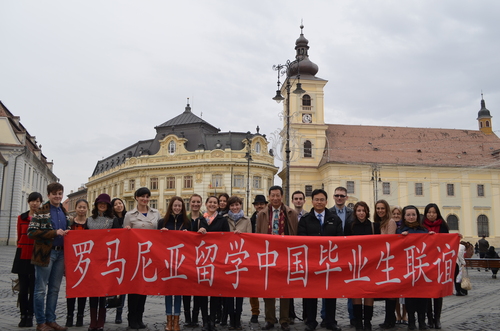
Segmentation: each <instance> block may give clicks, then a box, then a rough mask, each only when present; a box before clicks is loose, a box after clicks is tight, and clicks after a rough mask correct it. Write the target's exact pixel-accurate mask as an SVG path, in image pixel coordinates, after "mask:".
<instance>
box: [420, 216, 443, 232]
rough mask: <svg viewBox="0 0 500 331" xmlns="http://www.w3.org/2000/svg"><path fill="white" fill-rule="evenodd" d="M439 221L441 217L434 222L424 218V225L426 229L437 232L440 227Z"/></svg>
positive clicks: (441, 221)
mask: <svg viewBox="0 0 500 331" xmlns="http://www.w3.org/2000/svg"><path fill="white" fill-rule="evenodd" d="M441 223H443V220H442V219H437V220H435V221H434V222H431V221H429V220H428V219H427V218H426V219H425V220H424V226H425V227H426V228H427V230H429V232H430V231H434V232H436V233H439V230H440V229H441Z"/></svg>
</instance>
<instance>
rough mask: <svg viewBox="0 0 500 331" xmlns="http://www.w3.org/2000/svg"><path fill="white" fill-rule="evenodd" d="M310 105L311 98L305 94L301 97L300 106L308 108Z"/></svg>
mask: <svg viewBox="0 0 500 331" xmlns="http://www.w3.org/2000/svg"><path fill="white" fill-rule="evenodd" d="M310 105H311V97H310V96H309V94H306V95H304V96H303V97H302V106H310Z"/></svg>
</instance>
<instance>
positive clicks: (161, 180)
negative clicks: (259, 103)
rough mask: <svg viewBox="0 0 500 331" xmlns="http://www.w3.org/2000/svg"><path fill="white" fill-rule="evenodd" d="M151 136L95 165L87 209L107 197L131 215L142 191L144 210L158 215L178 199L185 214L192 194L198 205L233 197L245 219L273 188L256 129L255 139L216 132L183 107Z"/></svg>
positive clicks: (270, 163) (270, 164)
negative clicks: (147, 196) (147, 195)
mask: <svg viewBox="0 0 500 331" xmlns="http://www.w3.org/2000/svg"><path fill="white" fill-rule="evenodd" d="M155 130H156V135H155V137H154V138H153V139H149V140H142V141H138V142H137V143H135V144H133V145H131V146H128V147H126V148H124V149H123V150H121V151H118V152H116V153H115V154H113V155H111V156H109V157H107V158H105V159H103V160H100V161H98V162H97V164H96V167H95V169H94V172H93V173H92V176H91V177H90V178H89V182H88V183H87V184H86V187H87V196H88V199H89V202H90V203H92V201H94V199H95V198H96V197H97V196H98V195H99V194H101V193H107V194H109V195H110V196H111V197H119V198H122V199H124V201H125V206H126V208H127V210H131V209H132V208H134V207H135V200H134V191H135V190H136V189H138V188H139V187H142V186H145V187H148V188H149V189H150V190H151V193H152V195H151V201H150V205H151V206H152V207H153V208H157V209H159V210H160V212H161V213H162V214H164V213H165V212H166V209H167V206H168V202H169V199H170V198H171V197H173V196H180V197H182V198H183V199H184V201H185V202H186V204H187V208H188V210H189V198H190V197H191V195H192V194H194V193H197V194H199V195H201V196H202V197H203V199H206V198H207V197H208V196H210V195H218V194H220V193H227V194H229V195H230V196H231V195H237V196H239V197H240V198H241V199H242V200H243V210H245V209H246V208H248V210H247V214H249V213H251V209H252V205H251V202H252V201H253V198H254V196H255V195H257V194H264V195H267V190H268V188H269V187H270V186H272V185H273V182H274V180H273V178H274V175H275V174H276V173H277V171H278V168H277V167H276V166H275V165H274V157H273V155H272V152H271V151H269V150H268V141H267V139H266V136H265V135H262V134H260V133H259V128H258V127H257V132H256V133H250V132H246V133H245V132H231V131H229V132H220V129H219V128H216V127H214V126H213V125H211V124H210V123H208V122H206V121H205V120H203V119H202V118H200V117H198V116H196V115H195V114H193V113H192V111H191V107H190V106H189V103H188V104H187V106H186V108H185V110H184V112H183V113H181V114H180V115H178V116H176V117H174V118H172V119H170V120H168V121H166V122H165V123H162V124H160V125H158V126H156V127H155ZM247 197H248V199H247Z"/></svg>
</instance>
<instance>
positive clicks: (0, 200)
mask: <svg viewBox="0 0 500 331" xmlns="http://www.w3.org/2000/svg"><path fill="white" fill-rule="evenodd" d="M52 167H53V163H52V162H49V161H47V158H46V157H45V155H43V153H42V146H41V145H39V144H38V142H37V141H36V137H35V136H32V135H30V134H29V132H28V130H27V129H26V128H25V127H24V126H23V125H22V124H21V119H20V117H19V116H15V115H13V114H12V113H11V112H10V111H9V110H8V109H7V107H5V105H4V104H3V103H2V102H1V101H0V242H2V243H4V244H7V245H9V244H12V245H15V244H16V241H17V216H18V215H19V214H21V213H23V212H25V211H27V210H29V206H28V196H29V194H30V193H31V192H40V193H41V194H42V196H44V197H46V196H47V185H48V184H49V183H53V182H57V181H59V179H58V178H57V177H56V176H55V175H54V173H53V172H52Z"/></svg>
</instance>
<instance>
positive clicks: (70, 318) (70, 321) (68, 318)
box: [66, 315, 73, 327]
mask: <svg viewBox="0 0 500 331" xmlns="http://www.w3.org/2000/svg"><path fill="white" fill-rule="evenodd" d="M66 326H67V327H71V326H73V315H68V316H66Z"/></svg>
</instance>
